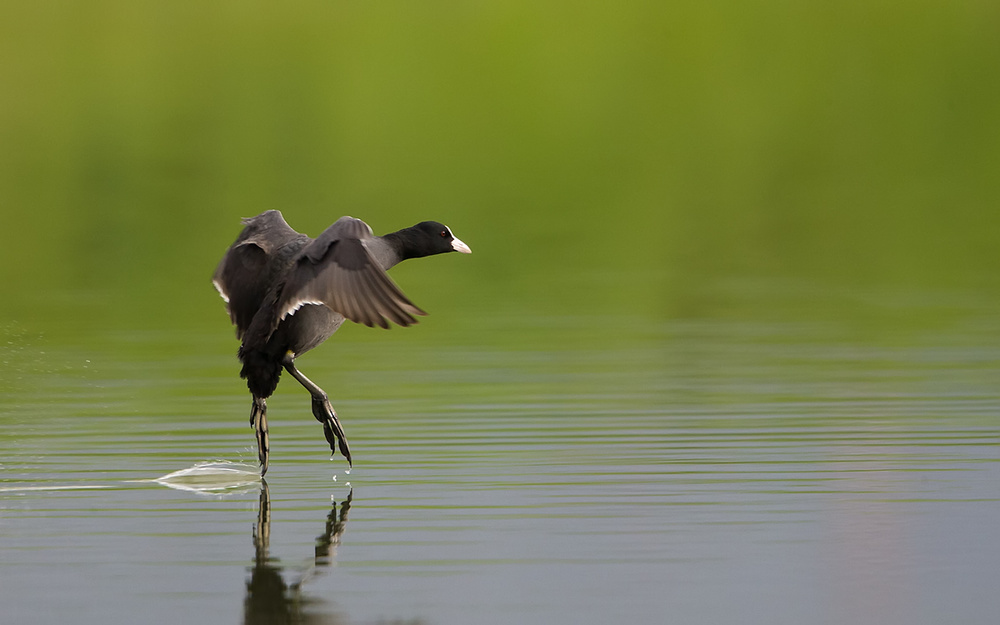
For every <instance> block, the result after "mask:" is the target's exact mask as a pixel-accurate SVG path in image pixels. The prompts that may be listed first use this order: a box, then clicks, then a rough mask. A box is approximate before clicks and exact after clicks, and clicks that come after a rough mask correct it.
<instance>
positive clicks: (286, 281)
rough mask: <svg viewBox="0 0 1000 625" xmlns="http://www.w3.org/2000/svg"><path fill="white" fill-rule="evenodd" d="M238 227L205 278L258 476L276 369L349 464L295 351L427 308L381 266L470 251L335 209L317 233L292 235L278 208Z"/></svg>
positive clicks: (428, 231)
mask: <svg viewBox="0 0 1000 625" xmlns="http://www.w3.org/2000/svg"><path fill="white" fill-rule="evenodd" d="M243 224H244V226H245V227H244V228H243V232H241V233H240V236H239V237H237V239H236V242H235V243H233V244H232V246H230V248H229V251H227V252H226V255H225V256H224V257H223V258H222V262H220V263H219V267H218V269H216V270H215V276H214V277H213V279H212V282H213V284H215V288H216V289H218V290H219V294H220V295H222V299H224V300H225V301H226V308H227V309H228V310H229V316H230V318H231V319H232V321H233V324H234V325H235V326H236V336H237V338H239V339H240V340H241V341H242V342H243V343H242V345H240V349H239V358H240V361H241V362H242V363H243V369H242V370H241V371H240V377H243V378H245V379H246V381H247V387H248V388H249V389H250V393H252V394H253V406H252V408H251V410H250V425H251V427H253V428H254V430H255V431H256V434H257V455H258V457H259V458H260V474H261V475H264V473H266V472H267V454H268V438H267V402H266V400H267V398H268V397H270V396H271V394H272V393H274V389H275V387H277V385H278V379H279V378H280V377H281V370H282V368H284V369H285V370H286V371H288V373H290V374H292V376H293V377H294V378H295V379H296V380H298V381H299V382H300V383H301V384H302V386H304V387H306V389H308V391H309V393H310V394H311V395H312V411H313V415H315V416H316V419H317V420H319V422H320V423H322V424H323V433H324V434H326V440H327V441H329V443H330V449H332V450H333V452H334V453H336V451H337V448H338V447H339V448H340V453H341V454H343V455H344V457H345V458H346V459H347V462H348V463H350V462H351V449H350V447H349V446H348V444H347V437H346V436H344V430H343V428H341V427H340V421H338V420H337V413H336V412H334V410H333V406H331V405H330V401H329V399H327V396H326V393H325V392H323V389H321V388H320V387H318V386H316V385H315V384H314V383H313V382H312V381H311V380H309V378H307V377H306V376H304V375H302V373H301V372H299V370H298V369H296V368H295V358H296V357H297V356H300V355H301V354H304V353H305V352H307V351H309V350H310V349H312V348H314V347H316V346H317V345H319V344H320V343H322V342H323V341H325V340H326V339H328V338H330V336H331V335H332V334H333V333H334V332H336V331H337V328H339V327H340V324H342V323H343V322H344V319H345V318H347V319H350V320H351V321H354V322H356V323H363V324H365V325H366V326H376V325H377V326H381V327H383V328H388V327H389V322H390V321H392V322H394V323H397V324H399V325H401V326H408V325H412V324H414V323H416V322H417V319H416V316H417V315H426V314H427V313H425V312H424V311H422V310H420V309H419V308H417V306H415V305H414V304H413V302H411V301H410V300H409V298H407V297H406V295H404V294H403V292H402V291H400V290H399V287H397V286H396V285H395V283H393V281H392V280H391V279H389V276H388V275H386V273H385V272H386V270H387V269H389V268H390V267H392V266H393V265H395V264H396V263H398V262H400V261H402V260H406V259H407V258H420V257H421V256H431V255H433V254H441V253H444V252H463V253H465V254H468V253H470V252H471V251H472V250H471V249H469V246H468V245H466V244H465V243H462V241H460V240H458V239H457V238H455V236H454V235H453V234H452V233H451V230H449V229H448V227H447V226H445V225H443V224H440V223H438V222H436V221H424V222H421V223H419V224H417V225H415V226H412V227H410V228H403V229H402V230H399V231H397V232H393V233H390V234H387V235H385V236H381V237H377V236H375V235H374V234H372V229H371V228H370V227H369V226H368V224H366V223H365V222H363V221H361V220H360V219H354V218H353V217H341V218H340V219H338V220H337V221H336V222H335V223H334V224H333V225H332V226H330V227H329V228H327V229H326V230H325V231H324V232H323V234H321V235H319V237H318V238H316V239H315V240H314V239H311V238H309V237H308V236H306V235H304V234H300V233H298V232H296V231H295V230H292V228H291V227H290V226H289V225H288V224H287V223H285V220H284V218H283V217H282V216H281V212H279V211H276V210H269V211H267V212H265V213H261V214H260V215H257V216H256V217H251V218H250V219H244V220H243Z"/></svg>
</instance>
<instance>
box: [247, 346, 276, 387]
mask: <svg viewBox="0 0 1000 625" xmlns="http://www.w3.org/2000/svg"><path fill="white" fill-rule="evenodd" d="M238 355H239V358H240V362H242V363H243V369H241V370H240V377H241V378H243V379H244V380H246V381H247V388H249V389H250V392H251V393H253V394H254V396H255V397H261V398H266V397H270V396H271V395H272V394H273V393H274V389H276V388H277V387H278V380H279V379H280V378H281V360H280V359H278V358H273V357H271V356H269V355H268V354H267V353H265V352H262V351H260V350H258V349H253V348H247V347H246V345H245V344H244V345H241V346H240V351H239V354H238Z"/></svg>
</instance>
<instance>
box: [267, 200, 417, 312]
mask: <svg viewBox="0 0 1000 625" xmlns="http://www.w3.org/2000/svg"><path fill="white" fill-rule="evenodd" d="M373 237H374V235H373V234H372V230H371V228H369V227H368V224H366V223H365V222H363V221H361V220H360V219H355V218H353V217H341V218H340V219H338V220H337V221H336V222H335V223H334V224H333V225H332V226H330V227H329V228H327V229H326V230H325V231H324V232H323V234H321V235H320V236H319V238H317V239H316V240H315V241H313V242H312V243H310V244H309V245H308V246H306V247H305V249H303V250H302V252H301V254H300V255H299V258H298V260H297V261H296V263H295V266H294V267H293V268H292V270H291V272H290V273H289V275H288V278H287V279H286V281H285V285H284V288H283V289H282V291H281V295H280V296H279V299H278V302H277V313H278V315H277V321H280V320H282V319H284V318H285V317H286V316H287V315H290V314H294V313H295V311H296V310H298V309H299V308H301V307H302V306H305V305H306V304H321V305H324V306H327V307H328V308H330V309H331V310H333V311H335V312H338V313H340V314H342V315H344V316H345V317H347V318H348V319H350V320H351V321H354V322H356V323H363V324H365V325H366V326H369V327H371V326H375V325H378V326H381V327H383V328H388V327H389V322H390V321H392V322H395V323H397V324H399V325H401V326H409V325H412V324H414V323H416V322H417V319H416V316H418V315H426V314H427V313H425V312H424V311H423V310H421V309H420V308H418V307H417V306H416V305H415V304H414V303H413V302H411V301H410V300H409V298H407V297H406V295H404V294H403V292H402V291H401V290H399V287H397V286H396V284H395V283H394V282H393V281H392V280H391V279H390V278H389V276H388V275H387V274H386V272H385V270H384V269H382V267H381V266H380V265H379V264H378V262H377V261H376V260H375V258H374V257H373V256H372V254H371V252H369V251H368V248H367V247H366V246H365V243H364V241H365V240H367V239H371V238H373Z"/></svg>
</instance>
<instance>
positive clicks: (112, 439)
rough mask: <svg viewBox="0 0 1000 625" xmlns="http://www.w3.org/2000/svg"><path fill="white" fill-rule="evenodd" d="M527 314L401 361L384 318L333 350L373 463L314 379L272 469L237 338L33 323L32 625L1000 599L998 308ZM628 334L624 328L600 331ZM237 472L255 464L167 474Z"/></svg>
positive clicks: (605, 616)
mask: <svg viewBox="0 0 1000 625" xmlns="http://www.w3.org/2000/svg"><path fill="white" fill-rule="evenodd" d="M619 321H622V320H619ZM626 321H627V320H626ZM504 324H507V325H508V326H510V327H512V328H515V329H517V331H518V334H519V335H520V336H522V337H533V338H532V340H531V341H520V342H518V343H517V344H516V345H510V346H506V347H505V346H503V345H497V344H495V343H493V344H490V343H489V342H480V343H478V344H475V343H474V341H470V343H472V344H470V345H462V344H460V343H461V341H459V340H454V341H452V342H451V343H453V344H450V345H446V346H440V347H433V346H428V345H426V344H421V343H419V342H416V343H414V342H407V341H400V342H399V343H397V344H395V345H394V347H393V348H392V349H391V350H386V351H385V352H383V353H373V352H372V350H371V349H370V344H369V343H368V342H366V341H365V340H364V335H360V334H359V335H355V336H357V337H358V338H357V339H354V338H351V337H348V338H347V340H344V341H342V342H340V343H338V342H337V340H336V339H334V341H333V342H331V343H330V344H328V345H327V346H324V348H323V349H322V351H318V352H317V353H316V355H311V356H309V357H307V358H303V359H302V368H303V370H305V371H307V372H308V374H309V375H310V376H311V377H313V379H318V380H322V382H321V384H323V386H324V387H325V388H327V390H328V391H329V392H330V394H331V396H333V397H334V398H336V401H334V405H335V406H336V408H337V409H338V411H339V413H340V415H341V419H342V420H343V422H344V426H345V428H346V429H347V432H348V435H349V437H350V440H351V445H352V450H353V451H354V453H355V457H356V462H357V464H356V465H355V467H354V468H353V470H351V471H350V472H348V471H347V466H346V465H345V464H344V462H343V461H342V460H341V459H336V460H334V461H330V460H329V459H328V453H327V450H326V448H325V443H324V441H323V437H322V433H321V430H320V427H319V425H318V424H317V423H316V422H315V421H313V420H312V417H311V415H310V413H309V407H308V396H307V395H306V394H305V392H304V391H303V390H302V389H299V388H297V387H296V386H294V385H293V384H289V383H288V381H287V380H286V381H284V382H283V385H282V387H281V389H280V390H279V393H278V394H277V395H276V397H275V398H274V399H273V400H272V402H271V406H270V407H271V411H270V412H271V421H272V424H271V428H272V460H273V462H272V466H271V469H270V472H269V473H268V475H267V481H266V484H262V483H260V482H258V481H257V480H256V477H255V474H254V467H253V463H254V459H255V457H256V454H255V452H254V450H253V449H252V433H251V431H250V429H249V428H248V427H247V424H246V420H247V417H248V413H249V402H248V400H247V397H245V396H244V391H243V389H242V388H241V383H240V381H239V380H238V379H237V378H236V376H235V370H236V367H235V363H234V361H233V360H232V354H231V349H230V348H231V345H229V344H228V343H224V342H222V341H221V340H215V339H213V338H211V337H209V336H207V335H190V336H177V335H176V334H172V335H169V336H163V335H161V334H157V333H144V334H143V333H140V334H125V335H114V334H113V333H109V336H107V337H106V338H105V340H104V341H102V346H101V347H100V348H95V347H93V346H92V347H90V348H86V347H79V348H73V349H70V348H65V349H62V350H59V349H57V350H55V351H48V352H47V353H44V354H42V353H38V352H39V351H40V350H36V349H33V348H32V347H31V346H30V345H27V344H26V343H28V342H30V341H29V338H28V337H24V336H20V337H18V336H12V338H11V343H10V344H9V345H8V349H7V351H6V352H5V357H6V359H7V365H6V367H7V368H6V371H7V372H8V373H9V374H10V375H11V376H12V377H9V378H8V381H7V382H6V384H7V386H8V388H7V389H6V393H5V396H6V398H7V399H6V402H5V408H4V414H3V416H2V418H3V423H4V433H3V435H2V437H3V442H4V448H5V453H4V458H3V460H2V472H0V489H2V490H0V530H2V533H0V536H2V550H3V558H2V562H0V599H2V601H3V604H4V605H5V610H6V613H7V614H8V615H9V618H11V619H13V620H12V622H22V623H31V622H39V623H50V622H79V623H102V622H130V621H135V622H138V621H141V622H147V623H160V622H162V623H167V622H213V623H229V622H251V623H254V622H326V623H373V622H419V623H470V622H482V623H499V622H511V621H517V622H525V623H601V622H607V621H611V620H620V621H622V622H630V623H661V622H705V623H708V622H712V623H718V622H741V623H801V622H817V623H844V622H852V623H907V624H912V623H937V622H943V621H945V620H947V621H950V622H963V623H988V622H992V620H993V618H995V615H996V614H997V613H998V610H1000V599H998V598H997V596H996V593H995V588H996V586H997V583H998V581H1000V578H998V574H997V569H996V566H995V563H996V562H997V560H998V557H1000V530H998V529H997V524H996V522H995V521H996V519H997V518H998V515H1000V462H998V461H1000V437H998V434H1000V429H998V427H997V423H998V422H997V414H998V412H1000V392H998V390H997V389H998V386H997V381H998V379H1000V377H998V374H1000V347H998V343H997V340H996V339H997V334H996V326H995V325H993V324H991V323H990V322H989V320H988V316H975V315H973V316H971V317H968V318H965V319H963V320H961V321H960V322H959V323H954V324H949V325H947V326H946V327H944V328H941V327H935V328H931V329H929V330H927V331H924V332H915V333H914V332H911V333H909V334H908V335H907V337H906V339H905V340H901V339H899V338H898V337H897V338H896V339H890V340H885V341H874V340H872V339H871V338H870V337H868V338H863V339H857V337H856V336H855V338H854V339H852V333H850V332H846V331H845V330H844V328H843V326H838V325H836V324H830V323H799V324H794V323H777V322H768V323H765V322H750V321H744V322H734V321H725V320H715V321H706V320H701V321H688V322H683V321H675V322H665V323H661V324H650V323H640V324H633V325H631V326H630V325H629V323H627V322H625V321H622V322H621V323H617V324H614V325H615V326H616V327H617V328H619V329H617V330H613V331H611V330H608V329H607V328H608V325H607V324H606V323H604V322H603V320H597V319H588V318H577V319H534V320H528V319H521V320H510V319H508V320H506V321H504V322H499V321H498V322H497V325H498V326H502V325H504ZM560 328H561V329H560ZM623 328H625V329H623ZM602 331H603V332H605V333H609V332H610V333H611V334H612V336H611V337H610V338H611V339H613V340H612V341H610V344H608V343H607V342H604V343H603V344H601V345H600V346H599V347H595V346H594V345H592V344H588V342H586V341H579V340H577V339H578V337H579V336H581V335H586V334H590V333H597V332H602ZM544 337H548V338H547V339H546V338H544ZM455 338H456V339H458V338H462V337H455ZM466 338H468V337H466ZM18 341H22V342H23V343H25V345H23V346H22V347H23V349H22V348H18V347H17V342H18ZM205 345H211V346H213V349H214V346H216V345H223V346H225V347H224V348H223V349H220V350H218V353H217V354H214V355H213V354H212V353H211V351H210V350H207V349H205V347H204V346H205ZM380 345H381V347H380V349H386V346H387V344H385V343H380ZM198 346H202V347H198ZM77 350H79V351H77ZM185 352H188V353H194V354H199V356H198V357H197V358H195V357H193V356H190V357H184V356H181V355H180V354H183V353H185ZM390 352H391V353H390ZM158 354H164V356H163V357H161V356H158ZM213 460H216V461H221V462H224V463H228V464H225V465H224V466H225V467H226V468H227V470H230V471H244V473H243V474H241V475H239V476H235V477H233V476H229V477H227V476H225V475H223V476H221V477H220V476H219V475H214V476H211V475H210V476H209V477H208V478H204V476H202V477H203V479H194V478H191V477H190V476H187V481H185V478H184V476H181V477H180V478H177V479H175V480H167V482H171V481H174V482H176V483H173V484H169V483H167V484H165V483H156V482H150V481H148V480H151V479H154V478H159V477H162V476H165V475H167V474H170V473H172V472H176V471H182V470H191V469H193V468H195V467H198V466H200V464H201V463H205V462H209V461H213ZM209 478H218V479H209ZM171 486H174V487H173V488H171ZM178 486H180V487H181V488H177V487H178Z"/></svg>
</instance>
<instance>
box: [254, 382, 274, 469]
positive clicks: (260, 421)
mask: <svg viewBox="0 0 1000 625" xmlns="http://www.w3.org/2000/svg"><path fill="white" fill-rule="evenodd" d="M250 427H252V428H253V429H254V433H255V434H256V435H257V459H258V460H260V476H261V477H264V474H265V473H267V452H268V451H269V450H270V448H271V446H270V443H269V442H268V438H267V399H265V398H264V397H257V396H256V395H254V397H253V406H252V407H251V408H250Z"/></svg>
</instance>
